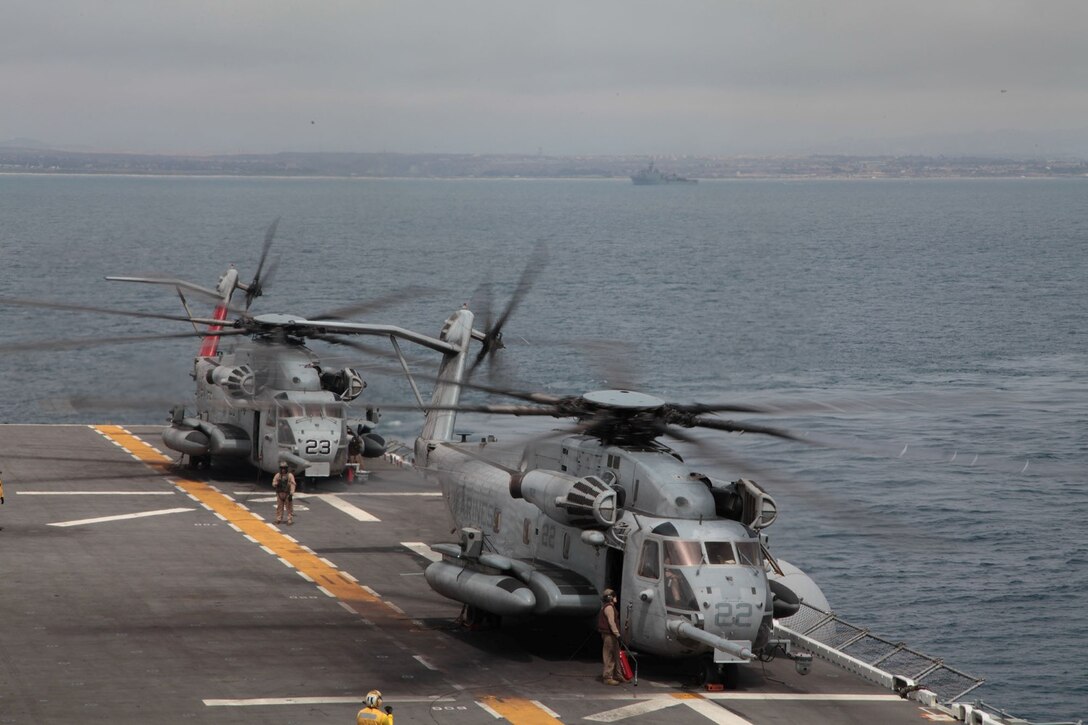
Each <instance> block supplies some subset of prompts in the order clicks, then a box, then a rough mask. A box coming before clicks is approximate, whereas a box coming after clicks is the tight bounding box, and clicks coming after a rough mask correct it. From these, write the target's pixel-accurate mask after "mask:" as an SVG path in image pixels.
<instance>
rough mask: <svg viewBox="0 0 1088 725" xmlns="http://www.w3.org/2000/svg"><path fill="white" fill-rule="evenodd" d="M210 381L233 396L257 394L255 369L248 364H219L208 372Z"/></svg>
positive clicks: (243, 396) (240, 396) (241, 396)
mask: <svg viewBox="0 0 1088 725" xmlns="http://www.w3.org/2000/svg"><path fill="white" fill-rule="evenodd" d="M208 382H211V383H214V384H216V385H218V386H219V387H221V388H223V390H224V391H226V393H227V395H229V396H230V397H232V398H245V397H250V396H253V395H255V394H256V392H257V380H256V378H255V376H254V375H253V369H252V368H250V367H249V366H248V365H242V366H240V367H236V368H228V367H227V366H226V365H219V366H217V367H214V368H212V370H211V372H209V373H208Z"/></svg>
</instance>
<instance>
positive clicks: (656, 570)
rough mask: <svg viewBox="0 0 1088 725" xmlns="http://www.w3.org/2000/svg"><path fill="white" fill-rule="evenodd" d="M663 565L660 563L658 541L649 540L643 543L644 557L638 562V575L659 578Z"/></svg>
mask: <svg viewBox="0 0 1088 725" xmlns="http://www.w3.org/2000/svg"><path fill="white" fill-rule="evenodd" d="M660 572H661V567H660V565H659V564H658V553H657V542H656V541H647V542H646V543H644V544H643V545H642V557H641V558H640V559H639V562H638V575H639V576H641V577H645V578H646V579H657V578H658V576H660Z"/></svg>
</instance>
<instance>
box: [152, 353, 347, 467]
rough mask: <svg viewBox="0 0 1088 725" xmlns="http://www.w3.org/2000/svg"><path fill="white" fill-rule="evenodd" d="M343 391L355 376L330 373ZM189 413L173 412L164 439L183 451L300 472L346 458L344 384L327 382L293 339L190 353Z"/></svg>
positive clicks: (311, 356) (338, 463)
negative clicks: (192, 401)
mask: <svg viewBox="0 0 1088 725" xmlns="http://www.w3.org/2000/svg"><path fill="white" fill-rule="evenodd" d="M336 375H337V376H339V380H342V381H346V385H347V387H348V388H349V389H348V391H346V392H347V393H348V395H350V394H351V393H356V394H357V391H359V390H361V387H362V383H361V380H360V379H359V378H358V375H357V374H356V373H355V372H354V371H352V370H350V369H345V370H343V371H338V373H336ZM193 377H194V378H195V380H196V415H195V417H184V416H182V417H178V416H175V420H174V424H173V425H172V426H171V427H170V428H167V429H166V431H165V432H164V434H163V438H164V441H165V442H166V444H167V445H169V446H170V447H172V448H175V449H176V450H180V451H181V452H183V453H189V454H190V455H204V456H211V455H232V456H236V457H245V458H247V459H248V460H249V462H250V463H252V464H253V465H255V466H257V467H259V468H260V469H262V470H264V471H268V472H274V471H275V470H276V469H277V467H278V465H279V463H280V462H281V461H286V462H288V463H289V464H290V465H291V466H292V468H293V469H294V470H295V471H296V472H298V473H299V474H301V475H305V476H310V477H325V476H334V475H339V474H340V472H341V471H343V469H344V465H345V462H346V460H347V446H348V440H349V438H348V434H347V426H346V417H347V409H346V405H345V400H346V399H350V397H345V395H344V394H343V393H344V392H345V391H333V390H329V389H327V383H328V381H329V376H328V374H325V375H324V376H323V375H322V371H321V367H320V364H319V360H318V358H317V356H316V355H315V354H314V353H313V352H312V351H311V350H309V349H308V348H307V347H305V346H304V345H302V344H299V343H293V344H284V343H271V342H266V341H263V340H260V339H256V340H251V341H247V342H243V343H239V344H238V345H236V346H235V347H234V348H233V349H232V350H229V351H217V352H216V354H215V355H213V356H206V357H198V358H196V360H195V362H194V365H193Z"/></svg>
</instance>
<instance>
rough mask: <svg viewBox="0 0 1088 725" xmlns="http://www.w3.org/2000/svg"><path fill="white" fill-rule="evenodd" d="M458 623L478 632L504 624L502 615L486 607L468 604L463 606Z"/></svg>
mask: <svg viewBox="0 0 1088 725" xmlns="http://www.w3.org/2000/svg"><path fill="white" fill-rule="evenodd" d="M457 623H458V624H460V625H461V626H462V627H464V628H465V629H467V630H469V631H471V632H478V631H480V630H486V629H498V628H499V626H500V625H501V624H502V617H500V616H499V615H497V614H494V613H492V612H489V611H487V610H486V609H480V608H479V607H474V606H472V605H471V604H466V605H465V606H464V607H462V608H461V615H460V616H459V617H458V618H457Z"/></svg>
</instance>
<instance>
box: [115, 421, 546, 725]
mask: <svg viewBox="0 0 1088 725" xmlns="http://www.w3.org/2000/svg"><path fill="white" fill-rule="evenodd" d="M94 429H95V430H97V431H98V432H99V433H101V434H102V435H103V436H105V437H106V438H108V439H109V440H111V441H113V442H114V443H116V444H117V445H119V446H121V447H122V448H124V449H125V450H126V451H128V452H129V453H131V454H132V456H133V457H134V458H136V459H137V460H139V461H142V462H144V463H146V464H148V465H149V466H151V467H152V468H157V469H160V470H161V469H164V467H165V464H167V463H170V462H171V458H170V457H169V456H165V455H163V454H162V453H160V452H159V451H158V450H156V449H155V448H153V447H151V446H149V445H148V444H147V443H144V442H143V441H142V440H140V439H139V438H137V437H136V436H134V435H133V434H132V433H129V432H128V431H127V430H125V429H124V428H122V427H121V426H116V425H99V426H94ZM162 472H163V473H164V474H166V475H170V476H171V477H172V476H173V474H172V472H168V471H165V470H162ZM173 483H174V485H175V486H177V487H178V488H179V489H181V490H182V491H184V492H185V493H187V494H189V495H190V496H192V497H193V498H195V499H196V500H197V501H199V502H200V503H202V504H204V505H205V506H207V507H208V508H209V509H210V510H211V511H212V512H213V513H215V514H218V515H219V516H220V517H221V518H222V519H223V520H224V521H226V522H227V523H229V524H232V525H233V527H236V528H237V529H238V530H239V531H241V532H242V533H243V534H245V535H246V536H247V537H250V538H252V539H253V540H254V541H256V542H257V544H259V545H260V546H263V547H266V548H267V549H269V550H270V551H271V553H272V554H273V555H274V556H278V557H280V558H281V559H283V560H284V562H286V563H287V564H288V565H290V566H292V567H294V568H295V569H297V570H298V571H299V572H301V573H303V574H306V575H307V576H309V577H310V578H311V579H312V580H313V582H314V584H316V585H318V587H319V588H323V589H325V590H326V591H327V592H328V593H329V595H330V596H333V597H335V598H337V599H339V600H341V601H343V602H347V603H348V604H349V605H350V604H352V603H354V602H360V603H367V604H375V603H378V604H382V605H384V606H385V607H387V608H389V609H390V610H393V611H396V610H395V609H394V607H393V605H391V604H389V603H387V602H384V601H382V599H381V598H380V597H378V596H375V595H374V594H372V593H371V591H368V590H367V589H365V588H363V587H362V586H360V585H359V584H357V583H356V582H354V581H352V580H351V579H349V578H348V575H347V574H345V573H343V572H341V571H339V570H338V569H337V568H336V567H334V566H331V565H330V564H328V563H326V562H325V561H323V560H322V559H321V557H319V556H317V555H316V554H314V553H313V552H312V551H309V550H307V549H306V548H304V547H303V546H301V545H299V544H298V543H297V542H295V541H293V540H291V539H290V538H288V537H287V536H286V535H285V534H282V533H280V531H279V530H278V529H275V528H273V527H272V526H269V525H268V523H267V522H265V521H263V520H261V519H259V518H257V516H256V515H255V514H254V513H253V512H251V511H249V510H248V509H246V508H245V507H244V506H242V505H241V504H239V503H238V502H237V501H235V500H234V499H232V498H230V497H229V496H226V495H225V494H222V493H220V492H219V491H216V490H215V489H214V488H212V487H211V486H209V485H208V484H206V483H203V482H201V481H190V480H187V479H184V478H177V479H173ZM355 611H356V612H357V613H359V614H363V612H362V611H361V610H360V609H355ZM395 616H397V617H401V618H403V615H402V614H399V613H397V614H396V615H395ZM542 722H543V721H542Z"/></svg>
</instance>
